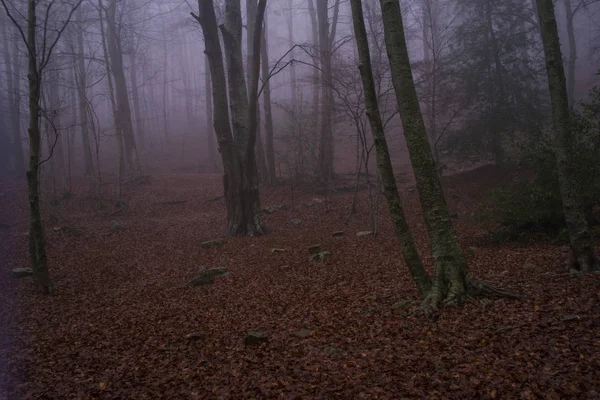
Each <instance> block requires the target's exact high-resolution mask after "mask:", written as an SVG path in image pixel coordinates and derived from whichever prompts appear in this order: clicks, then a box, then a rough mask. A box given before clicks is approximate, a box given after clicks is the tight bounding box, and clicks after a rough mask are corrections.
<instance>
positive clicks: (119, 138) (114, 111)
mask: <svg viewBox="0 0 600 400" xmlns="http://www.w3.org/2000/svg"><path fill="white" fill-rule="evenodd" d="M103 9H104V8H103V6H102V0H98V10H99V17H100V36H101V39H102V50H103V53H104V65H105V67H106V80H107V82H108V93H109V99H110V105H111V110H112V114H113V119H114V121H115V132H116V140H117V154H118V159H117V188H116V189H117V190H116V196H117V204H118V205H120V204H121V184H122V181H123V133H122V132H123V130H122V123H121V118H120V116H119V111H118V108H117V101H116V99H115V90H114V85H113V81H112V72H111V70H112V68H111V63H110V61H109V54H108V48H107V45H106V35H105V34H104V23H103V18H102V11H103ZM98 173H100V170H98Z"/></svg>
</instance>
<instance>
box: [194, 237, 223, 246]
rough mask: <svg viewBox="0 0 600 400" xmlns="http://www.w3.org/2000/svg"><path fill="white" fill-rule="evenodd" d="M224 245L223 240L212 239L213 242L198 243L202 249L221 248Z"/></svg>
mask: <svg viewBox="0 0 600 400" xmlns="http://www.w3.org/2000/svg"><path fill="white" fill-rule="evenodd" d="M224 244H225V240H223V239H214V240H207V241H206V242H202V243H200V246H202V247H217V246H222V245H224Z"/></svg>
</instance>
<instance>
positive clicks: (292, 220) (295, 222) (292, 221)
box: [290, 219, 302, 225]
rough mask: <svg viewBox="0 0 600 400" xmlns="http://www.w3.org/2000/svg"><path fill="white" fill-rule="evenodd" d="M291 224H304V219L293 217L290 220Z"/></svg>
mask: <svg viewBox="0 0 600 400" xmlns="http://www.w3.org/2000/svg"><path fill="white" fill-rule="evenodd" d="M290 224H292V225H301V224H302V220H301V219H291V220H290Z"/></svg>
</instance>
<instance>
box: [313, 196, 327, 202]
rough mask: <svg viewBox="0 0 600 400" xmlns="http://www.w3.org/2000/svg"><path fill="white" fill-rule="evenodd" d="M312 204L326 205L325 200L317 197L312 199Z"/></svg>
mask: <svg viewBox="0 0 600 400" xmlns="http://www.w3.org/2000/svg"><path fill="white" fill-rule="evenodd" d="M312 202H313V203H314V204H323V203H325V200H323V199H319V198H318V197H315V198H313V199H312Z"/></svg>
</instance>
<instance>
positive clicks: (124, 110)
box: [106, 0, 142, 180]
mask: <svg viewBox="0 0 600 400" xmlns="http://www.w3.org/2000/svg"><path fill="white" fill-rule="evenodd" d="M116 14H117V0H109V3H108V6H107V9H106V22H107V28H108V29H107V45H108V53H109V56H110V69H111V72H112V74H113V77H114V79H115V94H116V99H117V113H118V115H119V122H120V124H121V129H122V134H123V143H124V145H125V159H126V161H127V166H128V169H129V175H130V179H132V180H135V179H136V178H138V177H139V176H141V175H142V168H141V165H140V160H139V157H138V153H137V149H136V145H135V137H134V135H133V123H132V121H131V108H130V106H129V94H128V93H127V80H126V79H125V70H124V68H123V51H122V48H121V37H120V27H118V26H117V19H116V18H117V15H116Z"/></svg>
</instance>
